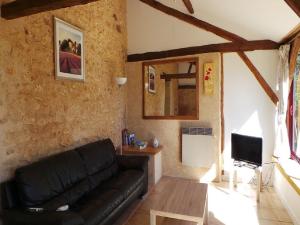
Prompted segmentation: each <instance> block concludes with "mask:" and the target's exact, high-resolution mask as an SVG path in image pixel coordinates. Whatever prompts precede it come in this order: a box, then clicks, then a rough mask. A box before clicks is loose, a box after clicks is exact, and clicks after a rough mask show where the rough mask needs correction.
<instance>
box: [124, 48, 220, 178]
mask: <svg viewBox="0 0 300 225" xmlns="http://www.w3.org/2000/svg"><path fill="white" fill-rule="evenodd" d="M198 58H199V67H200V68H199V73H200V79H199V80H200V81H199V82H200V85H199V86H200V96H199V120H197V121H179V120H143V119H142V88H141V85H142V62H134V63H127V66H126V68H127V76H128V84H127V88H128V92H127V127H128V129H129V130H132V131H134V132H135V134H136V135H137V137H138V138H140V139H144V140H150V139H152V138H153V137H157V138H158V139H159V140H160V142H161V145H162V146H163V150H162V165H163V175H168V176H176V177H185V178H192V179H201V178H203V179H207V180H208V179H210V178H212V179H215V178H216V179H219V178H220V168H219V165H220V155H221V151H220V149H221V148H220V140H221V137H220V136H221V110H220V107H221V106H220V102H221V101H220V96H221V95H220V71H221V68H220V54H219V53H210V54H201V55H198ZM209 62H214V63H215V65H216V78H215V94H214V95H213V96H205V95H204V94H203V65H204V63H209ZM184 126H204V127H212V128H213V133H214V136H215V138H214V147H213V149H211V151H213V152H214V155H215V164H214V166H213V167H212V168H210V170H208V169H205V168H192V167H188V166H183V165H182V163H181V145H180V128H181V127H184ZM203 181H204V180H203Z"/></svg>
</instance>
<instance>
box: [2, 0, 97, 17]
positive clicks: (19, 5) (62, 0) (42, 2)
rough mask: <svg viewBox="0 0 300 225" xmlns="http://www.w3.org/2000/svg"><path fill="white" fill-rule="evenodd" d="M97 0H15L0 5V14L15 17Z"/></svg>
mask: <svg viewBox="0 0 300 225" xmlns="http://www.w3.org/2000/svg"><path fill="white" fill-rule="evenodd" d="M95 1H98V0H17V1H14V2H11V3H8V4H5V5H2V7H1V16H2V17H3V18H5V19H15V18H19V17H23V16H29V15H33V14H36V13H40V12H45V11H50V10H55V9H61V8H66V7H71V6H76V5H84V4H88V3H91V2H95Z"/></svg>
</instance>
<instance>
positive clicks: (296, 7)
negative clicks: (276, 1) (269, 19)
mask: <svg viewBox="0 0 300 225" xmlns="http://www.w3.org/2000/svg"><path fill="white" fill-rule="evenodd" d="M284 1H285V2H286V3H287V4H288V5H289V6H290V7H291V9H292V10H293V11H294V12H295V13H296V14H297V15H298V17H300V1H299V0H284Z"/></svg>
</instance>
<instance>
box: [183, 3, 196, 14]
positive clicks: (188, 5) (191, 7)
mask: <svg viewBox="0 0 300 225" xmlns="http://www.w3.org/2000/svg"><path fill="white" fill-rule="evenodd" d="M182 1H183V3H184V5H185V7H186V8H187V10H188V11H189V13H190V14H194V8H193V5H192V3H191V0H182Z"/></svg>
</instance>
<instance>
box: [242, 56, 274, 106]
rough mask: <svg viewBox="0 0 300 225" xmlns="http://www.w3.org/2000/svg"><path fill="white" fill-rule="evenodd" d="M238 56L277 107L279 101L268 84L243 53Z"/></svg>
mask: <svg viewBox="0 0 300 225" xmlns="http://www.w3.org/2000/svg"><path fill="white" fill-rule="evenodd" d="M238 55H239V56H240V58H241V59H242V60H243V61H244V63H245V64H246V65H247V67H248V68H249V69H250V71H251V72H252V74H253V75H254V77H255V78H256V80H257V81H258V83H259V84H260V86H261V87H262V88H263V89H264V91H265V92H266V94H267V95H268V96H269V97H270V99H271V101H272V102H273V103H274V104H275V105H277V102H278V101H279V99H278V97H277V95H276V94H275V93H274V91H273V90H272V88H271V87H270V86H269V84H268V83H267V82H266V81H265V79H264V78H263V76H262V75H261V73H260V72H259V71H258V69H257V68H256V67H255V66H254V64H253V63H252V62H251V60H250V59H249V58H248V56H247V55H246V54H245V53H244V52H238Z"/></svg>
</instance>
